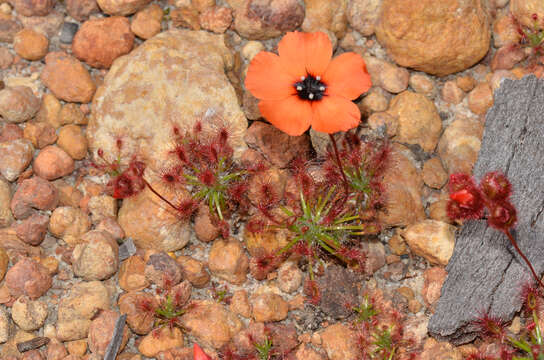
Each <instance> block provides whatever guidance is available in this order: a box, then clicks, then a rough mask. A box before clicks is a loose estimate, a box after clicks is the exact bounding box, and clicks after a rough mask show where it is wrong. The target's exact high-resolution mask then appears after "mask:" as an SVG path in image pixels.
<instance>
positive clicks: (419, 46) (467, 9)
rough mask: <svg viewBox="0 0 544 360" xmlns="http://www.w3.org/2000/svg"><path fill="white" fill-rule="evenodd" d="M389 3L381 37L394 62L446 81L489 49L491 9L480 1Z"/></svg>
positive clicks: (378, 31) (396, 0) (394, 0)
mask: <svg viewBox="0 0 544 360" xmlns="http://www.w3.org/2000/svg"><path fill="white" fill-rule="evenodd" d="M436 5H437V4H436V3H435V2H434V1H433V0H423V1H421V0H408V1H407V0H385V1H383V3H382V7H381V16H380V20H379V22H378V25H377V27H376V37H377V38H378V41H379V42H380V44H382V46H384V47H385V48H386V49H387V51H388V53H389V54H390V55H391V57H392V58H393V59H394V60H395V62H396V63H397V64H399V65H401V66H404V67H411V68H414V69H416V70H420V71H425V72H427V73H429V74H433V75H438V76H444V75H448V74H452V73H455V72H458V71H461V70H464V69H467V68H469V67H470V66H472V65H474V64H475V63H477V62H478V61H479V60H480V59H481V58H483V57H484V56H485V54H486V53H487V51H488V49H489V42H490V36H491V32H490V29H489V28H490V27H489V15H488V13H487V7H486V5H485V3H484V2H483V1H481V0H470V1H466V2H459V1H457V0H444V1H441V2H440V6H436Z"/></svg>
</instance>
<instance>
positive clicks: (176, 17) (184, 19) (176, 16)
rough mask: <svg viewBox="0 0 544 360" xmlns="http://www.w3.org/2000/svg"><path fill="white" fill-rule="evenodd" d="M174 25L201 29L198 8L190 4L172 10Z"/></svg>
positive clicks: (171, 15) (171, 16)
mask: <svg viewBox="0 0 544 360" xmlns="http://www.w3.org/2000/svg"><path fill="white" fill-rule="evenodd" d="M170 18H171V19H172V25H174V26H175V27H179V28H187V29H190V30H200V22H199V21H200V19H199V14H198V10H196V9H195V8H193V7H190V6H182V7H179V8H176V9H174V10H172V11H171V12H170Z"/></svg>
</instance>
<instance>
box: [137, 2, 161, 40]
mask: <svg viewBox="0 0 544 360" xmlns="http://www.w3.org/2000/svg"><path fill="white" fill-rule="evenodd" d="M162 17H163V10H162V9H161V7H160V6H159V5H158V4H150V5H149V6H148V7H146V8H145V9H143V10H140V11H138V12H137V13H136V15H134V17H133V18H132V23H131V24H130V30H131V31H132V32H133V33H134V34H135V35H136V36H138V37H140V38H142V39H146V40H147V39H150V38H152V37H153V36H155V35H157V34H158V33H160V32H161V20H162Z"/></svg>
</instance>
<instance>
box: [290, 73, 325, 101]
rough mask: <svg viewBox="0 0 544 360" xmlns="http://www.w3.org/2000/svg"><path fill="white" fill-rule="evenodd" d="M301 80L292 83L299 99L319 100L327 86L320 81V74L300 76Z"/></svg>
mask: <svg viewBox="0 0 544 360" xmlns="http://www.w3.org/2000/svg"><path fill="white" fill-rule="evenodd" d="M300 79H301V81H299V82H297V83H295V84H294V86H295V89H296V90H297V94H298V97H299V98H300V99H301V100H312V101H313V100H321V99H322V98H323V96H324V95H325V94H324V92H325V89H326V88H327V87H326V86H325V84H324V83H322V82H321V76H316V77H314V76H312V75H308V76H301V77H300Z"/></svg>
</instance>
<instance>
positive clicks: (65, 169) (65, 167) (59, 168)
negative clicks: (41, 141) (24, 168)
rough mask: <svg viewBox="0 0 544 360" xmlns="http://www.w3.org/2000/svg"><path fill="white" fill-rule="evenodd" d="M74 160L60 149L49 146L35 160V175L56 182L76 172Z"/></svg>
mask: <svg viewBox="0 0 544 360" xmlns="http://www.w3.org/2000/svg"><path fill="white" fill-rule="evenodd" d="M74 168H75V164H74V160H73V159H72V158H71V157H70V155H68V154H67V153H66V152H65V151H64V150H62V149H61V148H60V147H57V146H54V145H49V146H46V147H45V148H43V149H41V150H40V152H39V153H38V156H36V159H34V165H33V169H34V173H35V174H36V175H38V176H40V177H42V178H44V179H47V180H55V179H58V178H60V177H63V176H66V175H68V174H70V173H71V172H72V171H74Z"/></svg>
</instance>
